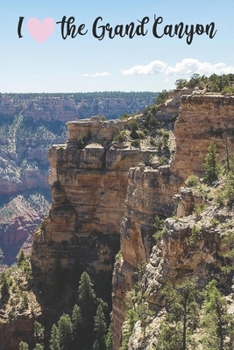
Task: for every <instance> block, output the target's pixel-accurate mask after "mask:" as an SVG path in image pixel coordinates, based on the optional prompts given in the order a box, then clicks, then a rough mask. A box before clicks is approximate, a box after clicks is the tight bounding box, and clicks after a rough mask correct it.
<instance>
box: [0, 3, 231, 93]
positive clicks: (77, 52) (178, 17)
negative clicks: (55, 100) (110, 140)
mask: <svg viewBox="0 0 234 350" xmlns="http://www.w3.org/2000/svg"><path fill="white" fill-rule="evenodd" d="M233 13H234V1H233V0H222V1H221V0H189V1H188V0H177V1H172V0H144V1H140V0H125V1H124V0H112V1H104V0H99V1H98V0H86V1H85V2H84V1H81V0H75V1H73V0H66V1H63V0H49V1H48V0H0V44H1V54H0V63H1V64H0V74H1V78H0V92H3V93H4V92H87V91H116V90H118V91H145V90H147V91H161V90H162V89H171V88H173V87H174V82H175V80H176V79H179V78H185V79H188V78H189V77H190V76H191V74H193V73H199V74H206V75H210V74H212V73H216V74H223V73H234V60H233V56H234V50H233V49H234V26H233ZM154 15H156V17H157V18H158V17H159V16H161V17H162V18H163V22H162V23H161V24H159V25H158V27H157V28H158V34H159V35H161V34H162V33H163V30H164V27H165V26H166V25H169V24H172V25H173V28H174V26H175V25H176V24H178V23H180V22H183V23H184V24H187V25H189V26H190V25H192V24H193V25H196V24H197V23H198V24H202V25H204V26H205V25H206V24H210V23H211V22H214V23H215V28H216V30H217V33H216V35H215V36H214V38H213V39H210V38H209V37H208V36H207V35H205V34H203V35H200V36H198V35H196V34H195V35H194V38H193V41H192V43H191V45H188V44H187V43H186V36H184V37H183V38H181V39H179V38H178V37H177V36H174V37H173V38H170V37H169V36H166V35H164V36H163V37H162V38H160V39H158V38H155V37H154V36H153V34H152V27H153V23H154ZM20 16H23V17H24V21H23V24H22V30H21V33H22V35H23V37H22V38H20V39H19V38H18V34H17V25H18V20H19V17H20ZM63 16H67V17H70V16H74V17H75V24H76V26H77V27H78V26H79V25H80V24H85V28H86V29H88V32H87V34H86V35H84V36H80V35H77V36H76V37H75V38H74V39H72V38H71V37H69V36H68V37H67V39H66V40H63V39H62V37H61V32H60V31H61V29H60V28H61V26H60V25H59V24H56V25H55V29H54V31H53V33H52V35H51V36H50V37H49V38H48V39H47V40H46V41H45V42H44V43H42V44H40V43H38V42H37V41H36V40H35V39H34V38H33V37H32V36H31V35H30V33H29V31H28V29H27V21H28V20H29V19H30V18H34V17H36V18H38V20H39V21H41V22H42V21H43V19H45V18H48V17H50V18H52V19H53V20H54V21H55V22H57V21H61V19H62V17H63ZM98 16H101V17H102V18H103V20H102V21H99V25H106V24H107V23H110V25H111V26H112V27H115V26H117V25H120V24H123V25H124V26H125V25H126V24H129V23H130V22H134V24H135V26H137V25H138V24H139V22H138V20H139V21H141V20H142V19H143V18H144V17H145V16H146V17H149V23H147V24H146V25H145V31H146V30H148V32H147V34H146V35H145V36H135V37H134V38H133V39H130V38H129V37H128V36H125V37H124V38H120V37H118V36H116V37H115V38H114V39H109V38H108V32H106V35H105V38H104V39H103V40H98V39H96V38H95V37H94V36H93V34H92V26H93V23H94V20H95V19H96V18H97V17H98ZM97 32H98V33H99V34H100V32H101V28H97Z"/></svg>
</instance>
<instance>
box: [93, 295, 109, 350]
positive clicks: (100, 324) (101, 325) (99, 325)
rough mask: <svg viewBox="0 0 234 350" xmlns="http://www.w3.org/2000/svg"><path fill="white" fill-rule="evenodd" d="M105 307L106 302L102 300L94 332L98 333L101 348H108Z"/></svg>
mask: <svg viewBox="0 0 234 350" xmlns="http://www.w3.org/2000/svg"><path fill="white" fill-rule="evenodd" d="M103 308H104V303H103V302H100V303H99V305H98V307H97V311H96V315H95V316H94V332H95V334H96V339H97V341H98V343H99V348H100V350H106V344H105V335H106V331H107V326H106V319H105V314H104V310H103Z"/></svg>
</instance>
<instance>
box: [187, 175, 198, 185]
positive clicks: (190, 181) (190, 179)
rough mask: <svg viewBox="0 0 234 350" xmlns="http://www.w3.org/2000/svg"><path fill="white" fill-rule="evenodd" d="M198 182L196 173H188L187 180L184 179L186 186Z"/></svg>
mask: <svg viewBox="0 0 234 350" xmlns="http://www.w3.org/2000/svg"><path fill="white" fill-rule="evenodd" d="M198 183H199V178H198V177H197V176H196V175H190V176H189V177H188V178H187V180H186V181H185V184H186V186H187V187H195V186H197V185H198Z"/></svg>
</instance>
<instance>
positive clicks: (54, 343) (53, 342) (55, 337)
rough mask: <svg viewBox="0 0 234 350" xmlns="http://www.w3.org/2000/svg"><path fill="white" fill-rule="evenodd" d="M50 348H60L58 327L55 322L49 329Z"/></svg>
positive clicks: (51, 349)
mask: <svg viewBox="0 0 234 350" xmlns="http://www.w3.org/2000/svg"><path fill="white" fill-rule="evenodd" d="M50 350H60V346H59V331H58V327H57V326H56V325H55V324H54V325H53V326H52V329H51V335H50Z"/></svg>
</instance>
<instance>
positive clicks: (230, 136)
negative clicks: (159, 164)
mask: <svg viewBox="0 0 234 350" xmlns="http://www.w3.org/2000/svg"><path fill="white" fill-rule="evenodd" d="M174 132H175V138H176V145H177V148H176V154H175V158H174V159H173V162H172V164H171V171H172V172H173V173H174V174H175V175H177V176H179V177H180V178H181V179H185V178H187V177H188V176H189V175H190V174H191V173H198V174H200V175H202V171H203V169H202V164H203V163H204V159H205V156H206V153H207V148H208V146H209V144H210V142H211V140H213V141H214V142H215V144H216V147H217V152H218V153H219V160H221V159H222V158H226V148H228V151H229V154H230V153H233V151H234V98H233V96H222V95H191V96H182V97H181V100H180V107H179V119H178V121H177V122H176V124H175V130H174ZM226 145H227V147H226Z"/></svg>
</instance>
